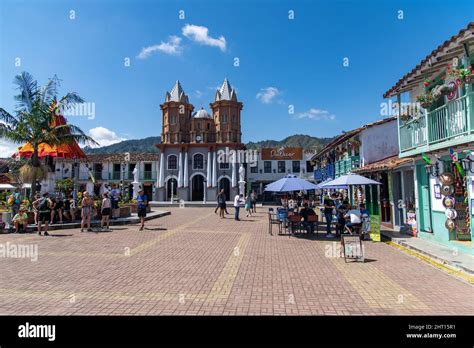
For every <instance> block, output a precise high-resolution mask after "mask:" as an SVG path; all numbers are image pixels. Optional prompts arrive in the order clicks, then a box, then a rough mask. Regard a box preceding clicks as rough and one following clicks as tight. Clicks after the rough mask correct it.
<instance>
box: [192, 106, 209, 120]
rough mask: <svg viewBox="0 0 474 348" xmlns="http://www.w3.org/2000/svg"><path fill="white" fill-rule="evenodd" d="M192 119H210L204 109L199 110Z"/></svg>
mask: <svg viewBox="0 0 474 348" xmlns="http://www.w3.org/2000/svg"><path fill="white" fill-rule="evenodd" d="M194 118H211V115H209V113H208V112H207V111H206V110H204V108H201V110H199V111H197V112H195V113H194Z"/></svg>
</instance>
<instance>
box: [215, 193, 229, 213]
mask: <svg viewBox="0 0 474 348" xmlns="http://www.w3.org/2000/svg"><path fill="white" fill-rule="evenodd" d="M226 198H227V197H226V196H225V192H224V189H221V191H220V192H219V194H218V195H217V207H216V210H215V211H214V213H217V210H219V216H220V218H221V219H224V218H225V217H224V213H225V210H226V204H225V201H226Z"/></svg>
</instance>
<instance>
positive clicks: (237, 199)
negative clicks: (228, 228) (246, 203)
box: [234, 194, 243, 221]
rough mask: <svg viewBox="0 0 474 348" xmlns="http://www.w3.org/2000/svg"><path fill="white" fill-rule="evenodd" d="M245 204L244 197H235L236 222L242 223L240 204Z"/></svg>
mask: <svg viewBox="0 0 474 348" xmlns="http://www.w3.org/2000/svg"><path fill="white" fill-rule="evenodd" d="M241 203H243V195H242V194H240V195H235V197H234V210H235V220H236V221H240V219H239V212H240V204H241Z"/></svg>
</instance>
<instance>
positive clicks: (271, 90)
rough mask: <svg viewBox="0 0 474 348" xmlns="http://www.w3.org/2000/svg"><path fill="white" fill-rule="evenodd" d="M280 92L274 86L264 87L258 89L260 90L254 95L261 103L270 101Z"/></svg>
mask: <svg viewBox="0 0 474 348" xmlns="http://www.w3.org/2000/svg"><path fill="white" fill-rule="evenodd" d="M280 94H281V92H280V91H279V90H278V88H276V87H266V88H262V89H260V92H258V93H257V95H256V97H257V99H258V100H260V102H262V103H263V104H270V103H272V102H273V101H274V100H275V98H276V97H277V96H278V95H280Z"/></svg>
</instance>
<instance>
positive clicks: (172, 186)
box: [170, 179, 174, 203]
mask: <svg viewBox="0 0 474 348" xmlns="http://www.w3.org/2000/svg"><path fill="white" fill-rule="evenodd" d="M170 180H171V194H170V199H171V201H170V203H173V192H174V181H173V179H170Z"/></svg>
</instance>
